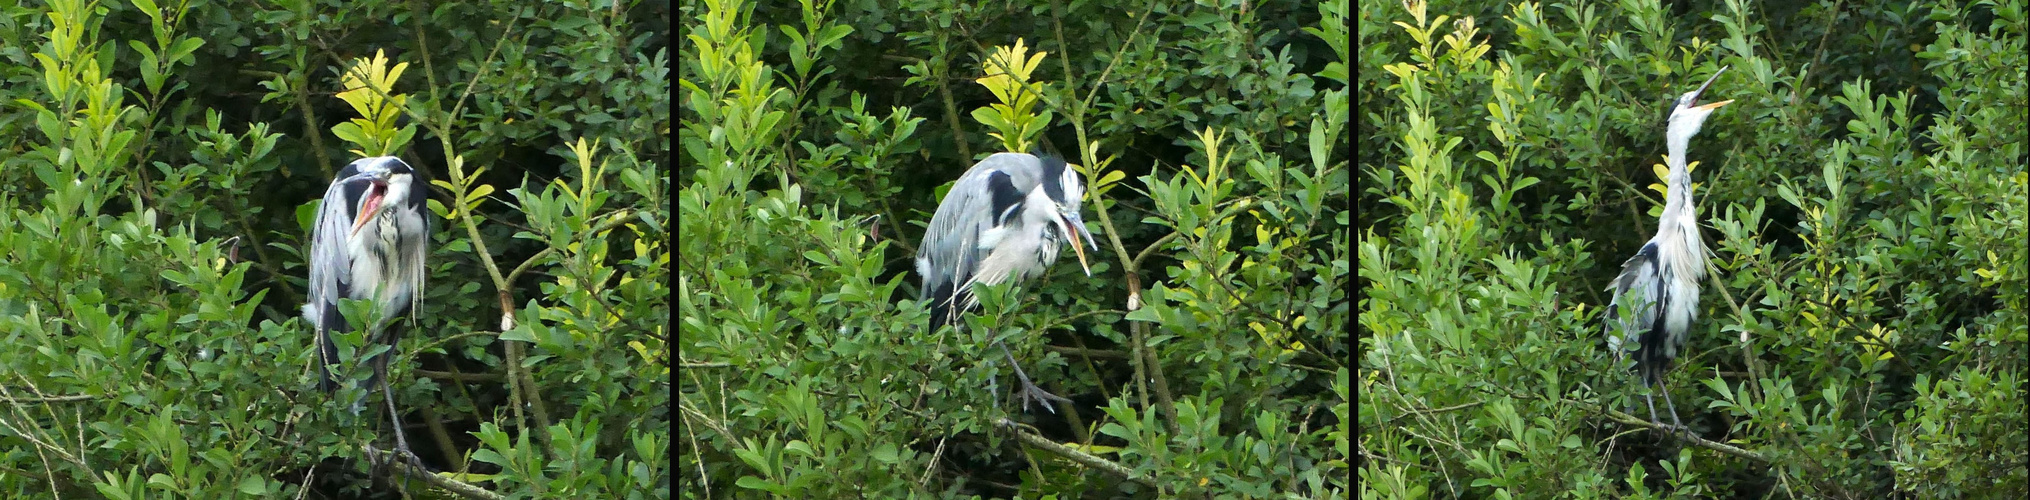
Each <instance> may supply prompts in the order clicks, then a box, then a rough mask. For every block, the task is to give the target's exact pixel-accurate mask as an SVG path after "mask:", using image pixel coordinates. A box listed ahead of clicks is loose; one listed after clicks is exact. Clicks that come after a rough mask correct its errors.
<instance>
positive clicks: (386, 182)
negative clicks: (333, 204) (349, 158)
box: [338, 156, 416, 234]
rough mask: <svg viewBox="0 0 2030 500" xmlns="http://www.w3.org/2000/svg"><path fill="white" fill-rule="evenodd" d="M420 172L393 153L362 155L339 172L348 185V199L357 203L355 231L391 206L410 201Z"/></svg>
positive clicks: (353, 226)
mask: <svg viewBox="0 0 2030 500" xmlns="http://www.w3.org/2000/svg"><path fill="white" fill-rule="evenodd" d="M415 174H416V171H415V169H413V168H410V167H409V164H408V163H404V162H402V159H401V158H396V157H393V156H377V157H373V158H361V159H359V160H358V161H354V162H352V163H351V164H349V165H346V166H345V168H344V169H340V170H339V171H338V177H339V178H341V179H344V180H343V181H340V182H342V183H344V185H345V195H346V200H347V201H349V202H351V203H353V205H352V206H353V208H354V210H353V213H354V219H353V224H352V233H353V234H358V233H359V231H360V228H364V227H366V225H367V223H368V222H372V221H373V220H374V218H375V217H378V216H380V215H381V214H383V213H386V212H387V211H388V209H390V208H393V207H399V206H402V205H403V204H405V203H408V202H409V201H410V200H409V197H410V194H411V193H412V192H413V191H414V189H413V187H414V186H413V185H412V184H413V183H414V182H415V178H416V175H415Z"/></svg>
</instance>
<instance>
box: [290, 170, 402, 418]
mask: <svg viewBox="0 0 2030 500" xmlns="http://www.w3.org/2000/svg"><path fill="white" fill-rule="evenodd" d="M424 185H425V184H424V182H422V181H421V180H420V179H418V178H417V175H416V171H415V169H413V168H410V167H409V164H408V163H404V162H403V161H402V160H401V159H400V158H396V157H393V156H380V157H374V158H362V159H360V160H358V161H354V162H352V163H351V164H349V165H346V166H345V168H342V169H339V171H338V176H337V179H335V180H333V181H332V182H331V187H329V188H327V189H326V190H325V192H324V203H323V206H321V207H319V208H318V211H317V218H316V222H314V223H312V225H311V227H312V235H311V241H310V258H309V260H310V303H308V304H305V305H304V306H303V317H304V318H306V319H308V320H309V321H310V324H311V326H312V328H313V329H314V330H315V331H316V335H317V345H318V357H319V359H320V360H322V361H323V367H322V368H320V370H319V376H320V378H319V382H320V384H319V385H320V387H322V388H323V389H324V390H325V391H327V392H330V391H336V390H337V389H338V383H337V382H336V381H335V380H334V379H333V375H334V374H343V373H347V372H349V371H350V370H345V369H340V368H339V367H340V365H341V362H340V360H339V354H338V347H337V346H336V345H335V344H333V343H332V339H331V335H332V334H333V333H339V332H351V331H353V328H354V325H350V324H348V323H347V322H346V319H345V316H344V315H342V314H340V313H339V309H338V301H339V299H356V300H364V301H370V302H371V303H372V304H374V306H375V309H377V310H378V311H379V314H378V316H379V319H378V320H376V321H374V322H373V323H372V324H370V325H366V328H365V329H364V331H365V332H366V333H367V335H366V338H367V342H369V343H384V344H387V345H388V346H389V348H390V349H392V348H393V346H394V344H395V340H396V339H397V338H399V335H398V334H399V332H400V329H399V328H398V327H399V326H400V323H399V322H398V321H397V320H398V319H401V318H402V317H404V316H407V315H409V314H410V313H412V312H414V311H415V309H416V305H418V302H419V301H421V300H422V298H423V277H424V275H425V274H426V272H425V269H424V267H423V257H424V255H425V254H426V253H427V252H426V247H425V245H426V244H427V243H428V242H429V236H430V221H429V219H428V218H426V217H424V215H423V214H424V209H423V206H424V202H425V201H426V200H427V199H428V198H429V193H428V192H427V191H425V190H424ZM393 357H394V353H393V352H384V353H382V354H381V355H379V356H375V357H374V359H373V361H372V365H373V373H372V374H371V375H369V377H368V379H367V385H366V386H365V388H366V389H367V390H368V391H372V390H374V388H375V386H376V385H378V386H379V389H380V390H381V394H382V397H383V398H385V399H386V401H387V404H388V413H389V418H390V419H395V418H396V416H395V401H394V396H393V395H390V394H388V391H387V382H386V376H387V370H388V360H389V359H390V358H393ZM354 366H358V365H357V364H356V365H354ZM364 399H365V395H364V394H362V395H361V396H360V398H359V399H355V400H353V402H352V413H353V414H354V415H357V414H359V411H360V409H361V408H362V404H361V403H362V401H363V400H364ZM395 440H396V443H397V444H398V446H400V450H401V451H402V452H403V453H405V454H406V453H407V452H408V440H407V439H406V438H405V437H404V436H402V427H401V425H400V422H399V421H397V422H396V425H395Z"/></svg>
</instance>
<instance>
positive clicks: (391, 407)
mask: <svg viewBox="0 0 2030 500" xmlns="http://www.w3.org/2000/svg"><path fill="white" fill-rule="evenodd" d="M380 369H381V370H382V371H383V372H382V373H383V374H384V375H383V376H382V377H380V379H381V399H382V400H383V401H387V403H388V423H391V424H394V426H395V459H397V460H401V461H403V462H408V463H409V465H410V466H413V467H415V468H417V469H423V468H424V467H423V460H422V459H419V458H416V454H415V453H413V452H410V451H409V438H408V436H406V435H404V434H403V433H402V415H401V413H398V412H396V411H395V394H394V393H393V392H392V391H389V390H388V377H386V376H385V370H387V368H386V365H382V366H381V367H380Z"/></svg>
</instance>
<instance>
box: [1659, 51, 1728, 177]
mask: <svg viewBox="0 0 2030 500" xmlns="http://www.w3.org/2000/svg"><path fill="white" fill-rule="evenodd" d="M1725 72H1727V67H1726V66H1721V67H1720V70H1719V71H1715V72H1713V76H1712V78H1707V79H1706V83H1705V84H1704V85H1700V86H1699V88H1698V90H1693V91H1691V92H1686V93H1685V95H1683V96H1679V97H1678V103H1677V107H1675V108H1672V109H1671V117H1670V125H1669V126H1668V127H1667V128H1665V129H1664V142H1665V145H1667V146H1669V147H1670V151H1671V154H1672V155H1683V154H1684V150H1685V145H1686V144H1688V143H1690V142H1691V140H1692V136H1693V135H1697V134H1698V133H1699V126H1700V125H1704V124H1705V123H1706V117H1707V116H1710V115H1712V114H1713V111H1714V110H1717V109H1720V107H1721V106H1726V105H1728V104H1730V103H1733V102H1734V100H1733V99H1728V100H1725V101H1720V102H1715V103H1707V104H1699V103H1698V102H1699V96H1700V95H1702V94H1705V93H1706V87H1711V86H1713V81H1715V80H1719V79H1720V73H1725ZM1678 161H1684V160H1683V159H1682V158H1680V159H1678Z"/></svg>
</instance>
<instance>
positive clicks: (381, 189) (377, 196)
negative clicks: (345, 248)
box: [352, 179, 388, 236]
mask: <svg viewBox="0 0 2030 500" xmlns="http://www.w3.org/2000/svg"><path fill="white" fill-rule="evenodd" d="M387 196H388V183H387V181H383V180H380V179H374V180H373V186H372V187H369V188H367V198H366V200H365V201H363V202H361V203H360V211H359V218H357V219H355V220H353V222H352V234H353V235H354V236H358V235H359V230H360V228H363V227H366V226H367V222H369V221H372V220H374V216H376V215H380V213H381V200H383V199H386V198H387Z"/></svg>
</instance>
